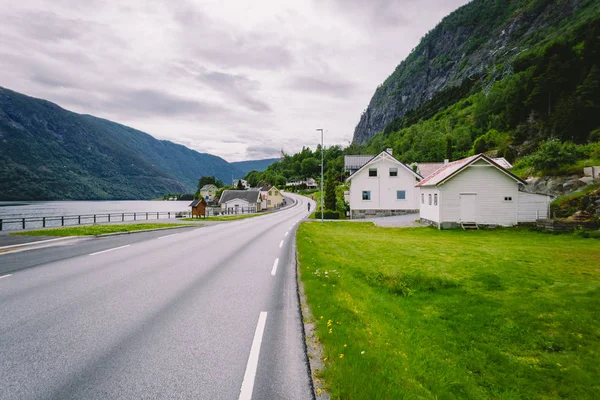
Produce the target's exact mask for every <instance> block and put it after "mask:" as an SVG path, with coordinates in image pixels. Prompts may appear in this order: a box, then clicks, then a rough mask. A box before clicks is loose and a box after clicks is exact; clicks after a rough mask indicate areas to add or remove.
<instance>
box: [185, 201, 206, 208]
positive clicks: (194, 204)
mask: <svg viewBox="0 0 600 400" xmlns="http://www.w3.org/2000/svg"><path fill="white" fill-rule="evenodd" d="M200 203H204V204H206V201H204V199H198V200H194V201H192V203H191V204H190V205H189V206H188V207H197V206H198V204H200Z"/></svg>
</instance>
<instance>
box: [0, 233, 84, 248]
mask: <svg viewBox="0 0 600 400" xmlns="http://www.w3.org/2000/svg"><path fill="white" fill-rule="evenodd" d="M80 237H87V236H61V237H58V238H54V239H47V240H38V241H37V242H27V243H19V244H11V245H9V246H1V247H0V251H8V250H15V249H20V248H21V247H28V246H34V245H38V244H44V243H49V242H59V241H61V240H69V239H75V238H80Z"/></svg>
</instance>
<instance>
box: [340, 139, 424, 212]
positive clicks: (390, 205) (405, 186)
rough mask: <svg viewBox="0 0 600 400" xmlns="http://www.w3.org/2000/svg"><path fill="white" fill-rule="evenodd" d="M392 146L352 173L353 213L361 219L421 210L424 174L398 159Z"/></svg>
mask: <svg viewBox="0 0 600 400" xmlns="http://www.w3.org/2000/svg"><path fill="white" fill-rule="evenodd" d="M390 151H391V149H388V150H386V151H382V152H381V153H379V154H378V155H376V156H375V157H371V159H370V160H369V161H368V162H366V163H365V164H364V165H363V166H362V167H360V168H359V169H358V170H356V171H355V172H354V173H353V174H352V175H350V176H349V177H348V178H347V179H346V182H347V183H349V184H350V191H349V193H348V202H349V203H350V217H351V218H352V219H361V218H369V217H384V216H391V215H402V214H409V213H418V212H419V193H420V189H419V188H417V187H415V184H416V183H418V182H419V181H420V180H421V179H423V177H422V176H421V175H419V174H418V173H416V172H414V171H413V170H412V169H410V168H409V167H408V166H407V165H405V164H404V163H402V162H400V161H398V160H396V159H395V158H394V157H393V156H392V154H391V153H390Z"/></svg>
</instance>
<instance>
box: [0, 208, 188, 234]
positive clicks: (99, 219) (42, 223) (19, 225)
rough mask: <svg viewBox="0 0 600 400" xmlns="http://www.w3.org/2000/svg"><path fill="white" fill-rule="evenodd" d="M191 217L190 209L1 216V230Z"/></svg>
mask: <svg viewBox="0 0 600 400" xmlns="http://www.w3.org/2000/svg"><path fill="white" fill-rule="evenodd" d="M187 217H191V213H190V212H189V211H158V212H124V213H109V214H87V215H59V216H48V217H21V218H0V231H2V230H4V229H5V228H7V229H6V230H18V229H27V228H47V227H59V226H75V225H90V224H99V223H107V222H125V221H146V220H158V219H161V218H162V219H171V218H187Z"/></svg>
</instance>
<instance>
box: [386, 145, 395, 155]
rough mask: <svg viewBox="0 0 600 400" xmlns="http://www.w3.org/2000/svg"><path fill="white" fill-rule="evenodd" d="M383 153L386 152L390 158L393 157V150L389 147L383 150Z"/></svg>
mask: <svg viewBox="0 0 600 400" xmlns="http://www.w3.org/2000/svg"><path fill="white" fill-rule="evenodd" d="M385 151H387V152H388V153H389V154H390V156H393V155H394V149H392V148H391V147H388V148H387V149H385Z"/></svg>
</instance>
